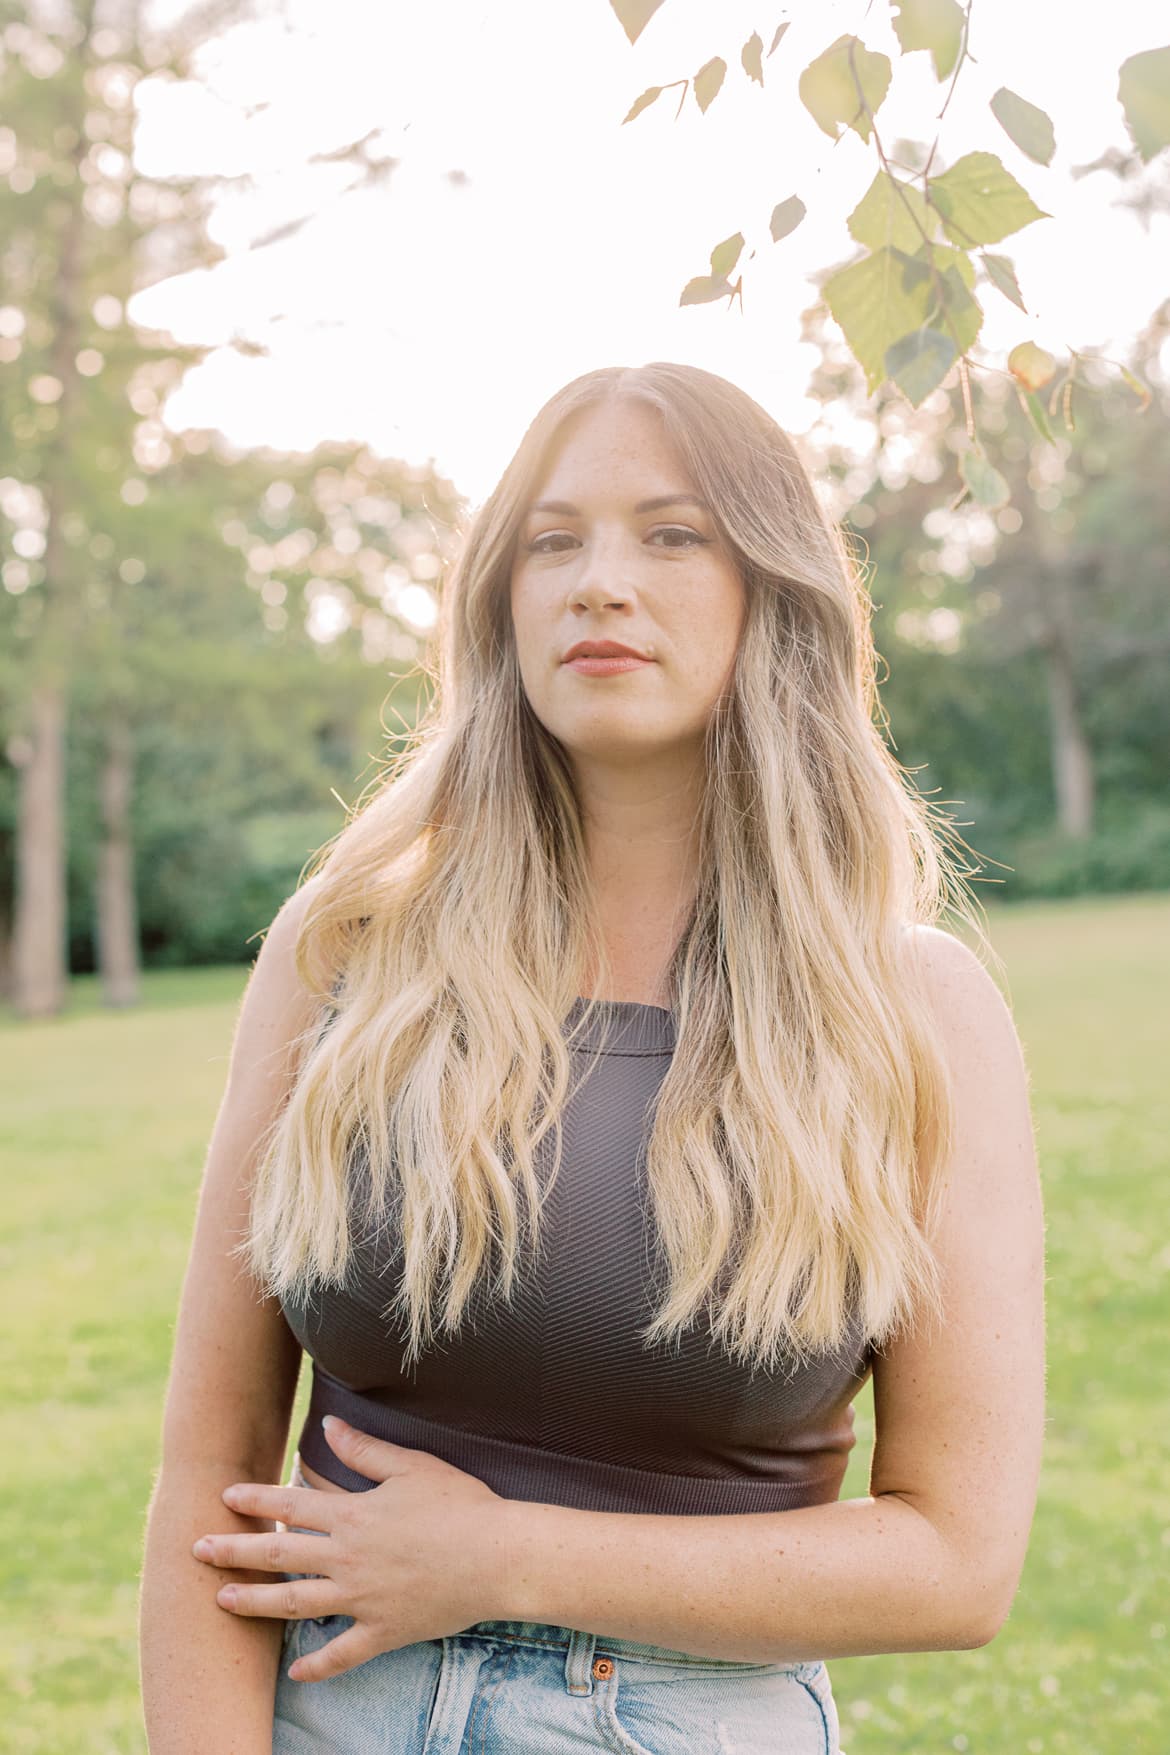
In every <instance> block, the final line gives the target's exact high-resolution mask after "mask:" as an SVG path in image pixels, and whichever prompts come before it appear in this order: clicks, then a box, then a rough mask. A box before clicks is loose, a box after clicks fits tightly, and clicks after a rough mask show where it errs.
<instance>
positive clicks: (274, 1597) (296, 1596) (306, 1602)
mask: <svg viewBox="0 0 1170 1755" xmlns="http://www.w3.org/2000/svg"><path fill="white" fill-rule="evenodd" d="M215 1600H216V1602H217V1603H218V1604H219V1606H220V1608H221V1609H229V1610H230V1611H231V1613H232V1614H233V1615H249V1616H255V1615H266V1616H268V1617H270V1618H271V1619H273V1620H276V1621H307V1620H308V1619H309V1617H310V1616H313V1615H344V1614H346V1613H347V1612H348V1611H347V1610H346V1608H345V1606H344V1604H342V1603H341V1602H340V1601H339V1600H338V1591H337V1586H336V1585H335V1584H333V1583H331V1582H330V1580H329V1579H327V1578H289V1579H285V1580H284V1581H283V1582H282V1583H280V1584H225V1585H224V1586H223V1588H222V1590H219V1591H217V1592H216V1597H215Z"/></svg>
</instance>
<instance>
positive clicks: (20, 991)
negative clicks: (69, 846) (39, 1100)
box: [12, 676, 68, 1018]
mask: <svg viewBox="0 0 1170 1755" xmlns="http://www.w3.org/2000/svg"><path fill="white" fill-rule="evenodd" d="M27 712H28V728H29V743H30V745H31V747H30V749H29V751H28V755H27V758H26V759H25V760H24V761H22V762H21V764H20V767H19V780H18V783H17V805H16V907H15V910H14V920H13V933H12V972H13V993H12V998H13V1003H14V1005H15V1008H16V1010H17V1012H18V1013H19V1014H20V1015H21V1016H22V1017H26V1018H41V1017H48V1016H51V1015H53V1014H55V1013H57V1012H59V1011H61V1009H62V1007H63V1005H64V1001H65V991H66V986H67V980H68V970H67V965H66V936H65V935H66V918H65V720H66V696H65V685H64V681H63V679H53V678H51V677H48V676H46V677H45V678H43V679H42V680H41V681H40V682H39V683H38V684H37V685H36V686H35V687H34V688H33V690H32V691H31V694H30V696H29V702H28V708H27Z"/></svg>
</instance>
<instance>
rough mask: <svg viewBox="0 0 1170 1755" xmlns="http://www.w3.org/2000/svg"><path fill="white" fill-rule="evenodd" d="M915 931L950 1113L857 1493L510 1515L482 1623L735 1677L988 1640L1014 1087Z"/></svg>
mask: <svg viewBox="0 0 1170 1755" xmlns="http://www.w3.org/2000/svg"><path fill="white" fill-rule="evenodd" d="M919 934H920V938H919V943H920V945H921V948H922V953H923V956H922V961H923V967H924V972H925V973H926V975H927V977H928V983H929V991H930V996H931V1001H932V1007H933V1009H934V1011H935V1013H936V1016H937V1020H938V1029H939V1034H940V1038H941V1042H942V1045H943V1047H944V1051H945V1054H946V1058H947V1061H948V1063H949V1066H950V1068H951V1073H952V1081H953V1089H954V1101H955V1142H956V1143H955V1150H954V1152H953V1155H952V1157H951V1160H950V1162H949V1163H948V1164H946V1165H943V1166H941V1169H940V1173H941V1174H942V1175H943V1176H944V1178H945V1184H946V1186H945V1193H944V1196H943V1208H942V1217H941V1220H940V1224H939V1229H938V1233H937V1241H936V1245H935V1247H936V1252H937V1254H938V1257H939V1261H940V1267H941V1269H942V1273H943V1296H944V1303H945V1311H946V1321H945V1324H944V1325H943V1326H942V1327H941V1328H940V1327H939V1326H938V1325H937V1324H935V1325H933V1327H932V1328H931V1329H930V1330H928V1331H927V1332H926V1333H925V1334H923V1335H920V1336H919V1337H918V1338H915V1339H909V1340H901V1341H899V1342H897V1344H894V1345H890V1346H888V1347H887V1348H886V1349H885V1350H884V1352H883V1353H882V1354H881V1355H879V1356H878V1357H877V1359H876V1361H875V1366H874V1425H875V1442H874V1452H873V1461H872V1467H871V1471H870V1481H869V1487H870V1496H869V1497H868V1498H865V1499H849V1500H842V1501H838V1502H837V1503H836V1504H833V1505H821V1506H809V1507H804V1508H801V1509H799V1510H796V1511H784V1512H777V1513H766V1514H761V1513H753V1514H751V1515H749V1516H726V1517H656V1516H639V1515H630V1514H611V1513H599V1512H591V1511H576V1510H571V1509H564V1508H561V1507H559V1506H551V1505H526V1504H522V1503H519V1502H516V1501H512V1502H510V1504H509V1506H508V1513H507V1514H508V1517H509V1518H510V1521H511V1532H510V1536H509V1539H508V1541H507V1543H506V1544H505V1547H506V1551H507V1552H508V1553H509V1554H510V1556H511V1559H510V1565H509V1594H508V1598H507V1601H506V1602H505V1603H504V1604H503V1605H502V1606H501V1607H500V1608H498V1609H497V1610H495V1611H493V1612H494V1613H496V1614H499V1615H502V1616H504V1617H506V1618H514V1619H520V1620H527V1621H551V1622H558V1623H563V1624H565V1625H567V1626H570V1627H577V1628H580V1629H581V1630H582V1631H584V1632H589V1633H598V1634H610V1635H612V1636H613V1637H615V1638H624V1639H633V1640H641V1641H645V1642H649V1643H653V1644H657V1645H666V1646H670V1647H672V1648H675V1649H677V1650H682V1651H689V1652H694V1653H696V1654H698V1655H708V1656H712V1657H722V1658H737V1659H740V1660H743V1661H755V1662H769V1661H775V1662H799V1661H805V1660H809V1659H812V1660H815V1659H818V1658H832V1657H852V1656H860V1655H866V1654H872V1653H878V1652H900V1651H929V1650H955V1649H965V1648H969V1647H972V1646H978V1645H986V1644H987V1643H988V1642H989V1641H990V1640H991V1639H993V1638H994V1637H995V1635H996V1634H997V1633H998V1632H999V1630H1000V1628H1001V1627H1002V1626H1003V1623H1004V1621H1005V1619H1006V1618H1007V1614H1008V1611H1009V1609H1010V1607H1011V1604H1012V1601H1013V1599H1014V1597H1015V1593H1016V1589H1017V1586H1018V1584H1019V1579H1020V1573H1021V1571H1022V1568H1023V1564H1024V1557H1025V1553H1026V1551H1027V1544H1028V1537H1029V1532H1030V1529H1031V1524H1032V1517H1033V1513H1034V1511H1035V1505H1036V1494H1037V1488H1038V1483H1039V1475H1040V1462H1041V1452H1042V1448H1043V1440H1044V1419H1045V1408H1044V1402H1045V1363H1044V1216H1043V1208H1042V1202H1041V1190H1040V1177H1039V1169H1038V1164H1037V1158H1036V1150H1035V1142H1034V1136H1033V1122H1032V1116H1031V1112H1030V1107H1029V1100H1028V1074H1027V1069H1026V1066H1025V1062H1024V1057H1023V1053H1022V1050H1021V1046H1020V1042H1019V1038H1018V1036H1017V1033H1016V1029H1015V1024H1014V1022H1013V1019H1012V1015H1011V1012H1010V1010H1009V1008H1008V1006H1007V1004H1006V1002H1005V1000H1004V998H1003V996H1002V995H1001V993H1000V991H999V989H998V987H997V986H996V985H995V983H994V981H993V980H992V979H991V977H990V975H989V974H988V973H987V971H986V970H985V969H984V967H983V965H982V964H981V963H980V962H979V960H978V959H977V958H976V957H975V956H974V954H973V953H972V952H971V951H970V950H968V949H967V947H966V946H965V945H964V944H962V943H961V941H959V940H958V939H955V938H953V937H951V936H950V935H949V934H947V933H944V932H940V931H936V930H934V929H933V928H920V929H919Z"/></svg>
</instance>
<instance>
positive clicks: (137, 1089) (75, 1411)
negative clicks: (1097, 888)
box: [0, 895, 1170, 1755]
mask: <svg viewBox="0 0 1170 1755" xmlns="http://www.w3.org/2000/svg"><path fill="white" fill-rule="evenodd" d="M990 926H991V936H992V939H993V942H994V944H995V946H996V948H997V949H998V950H999V951H1000V952H1001V954H1002V955H1003V957H1004V959H1005V962H1006V965H1007V971H1008V978H1009V984H1010V996H1011V1000H1012V1003H1013V1007H1014V1011H1015V1016H1016V1020H1017V1024H1018V1026H1019V1029H1020V1034H1021V1037H1022V1039H1023V1041H1024V1045H1025V1052H1026V1056H1027V1060H1028V1065H1029V1068H1030V1071H1031V1079H1032V1101H1033V1112H1034V1115H1035V1119H1036V1123H1037V1137H1038V1142H1039V1147H1040V1156H1041V1167H1042V1173H1043V1180H1044V1194H1045V1209H1046V1217H1047V1234H1048V1337H1049V1369H1048V1384H1049V1392H1048V1436H1047V1445H1046V1456H1045V1464H1044V1472H1043V1476H1042V1480H1041V1490H1040V1503H1039V1507H1038V1510H1037V1514H1036V1521H1035V1525H1034V1528H1033V1534H1032V1540H1031V1545H1030V1549H1029V1554H1028V1560H1027V1563H1026V1566H1025V1569H1024V1574H1023V1578H1022V1581H1021V1584H1020V1589H1019V1592H1018V1595H1017V1597H1016V1601H1015V1605H1014V1607H1013V1609H1012V1613H1011V1615H1010V1617H1009V1619H1008V1622H1007V1624H1006V1626H1005V1627H1004V1628H1003V1630H1002V1631H1001V1633H1000V1634H999V1636H998V1637H997V1638H996V1639H995V1640H994V1641H993V1642H992V1643H991V1645H989V1646H986V1647H982V1648H980V1649H978V1650H975V1651H960V1652H937V1653H909V1654H894V1655H884V1656H879V1657H863V1658H837V1659H833V1660H832V1662H831V1665H830V1668H831V1671H832V1676H833V1684H834V1689H835V1692H836V1695H837V1699H838V1703H839V1707H840V1714H841V1725H842V1748H843V1750H844V1752H845V1755H894V1752H895V1751H896V1752H898V1755H903V1752H909V1751H921V1752H923V1755H942V1752H944V1751H951V1750H957V1751H961V1752H964V1755H1159V1752H1161V1751H1164V1750H1165V1749H1166V1747H1167V1730H1166V1726H1167V1723H1168V1722H1170V1664H1168V1663H1167V1657H1168V1653H1170V1629H1168V1628H1167V1624H1166V1623H1167V1620H1170V1605H1168V1602H1167V1593H1166V1589H1165V1579H1166V1576H1167V1572H1168V1570H1170V1516H1168V1514H1167V1509H1166V1506H1167V1500H1166V1493H1165V1453H1164V1449H1163V1448H1162V1443H1163V1441H1164V1435H1165V1418H1166V1409H1167V1406H1170V1397H1168V1394H1167V1390H1168V1388H1170V1365H1168V1362H1167V1352H1166V1348H1165V1345H1164V1340H1165V1311H1166V1289H1167V1284H1168V1279H1170V1231H1168V1227H1167V1223H1166V1219H1165V1197H1166V1180H1165V1173H1166V1141H1167V1139H1168V1138H1170V1103H1168V1097H1167V1083H1168V1081H1167V1076H1166V1066H1167V1054H1166V1044H1167V1034H1168V1032H1167V1004H1166V997H1165V996H1166V994H1167V991H1168V990H1170V897H1167V896H1162V895H1151V896H1137V897H1128V898H1110V899H1105V900H1097V899H1089V900H1077V901H1070V902H1061V903H1047V904H1028V905H1026V906H1019V907H1016V908H1013V909H1011V910H1010V911H1007V910H1002V909H1001V910H995V911H992V912H990ZM245 976H246V971H245V970H244V969H243V968H227V969H200V970H191V971H175V970H165V971H158V972H157V973H155V972H152V973H148V974H147V976H146V977H145V979H144V981H143V1000H142V1004H141V1006H140V1007H138V1008H137V1009H134V1010H130V1011H125V1012H121V1013H107V1012H106V1011H104V1010H103V1009H102V1007H101V1005H100V998H99V995H98V993H97V989H96V984H95V982H94V981H93V980H92V979H81V980H78V981H75V982H74V984H73V988H72V992H71V997H70V1010H69V1013H68V1015H67V1016H66V1017H63V1018H61V1019H57V1020H52V1021H49V1022H42V1023H36V1024H25V1023H18V1022H17V1021H16V1020H15V1019H13V1018H12V1016H11V1014H8V1015H7V1016H5V1017H4V1018H3V1019H0V1142H2V1144H3V1148H4V1157H5V1162H6V1164H7V1165H8V1175H7V1178H6V1189H7V1197H6V1200H5V1202H4V1212H3V1220H2V1230H0V1267H2V1269H3V1274H2V1280H0V1284H2V1285H3V1288H4V1293H3V1297H4V1327H5V1333H6V1335H7V1337H8V1356H7V1366H6V1391H7V1393H6V1409H5V1412H6V1440H5V1443H4V1444H3V1446H2V1447H0V1594H2V1597H3V1601H4V1603H5V1605H6V1608H7V1610H8V1628H9V1633H8V1637H7V1638H6V1639H5V1641H4V1642H3V1647H2V1649H0V1691H2V1692H3V1694H4V1696H5V1698H6V1701H7V1703H8V1704H7V1705H6V1707H5V1709H4V1713H3V1717H2V1718H0V1749H3V1750H5V1751H13V1752H15V1751H22V1752H23V1751H29V1752H35V1755H61V1752H62V1751H69V1752H73V1751H77V1752H78V1755H82V1752H84V1755H113V1752H115V1751H117V1752H119V1755H123V1752H125V1755H129V1752H135V1755H144V1751H145V1748H146V1742H145V1736H144V1733H143V1728H142V1715H141V1709H140V1705H139V1699H138V1687H137V1633H136V1617H137V1581H138V1572H139V1566H140V1562H141V1548H142V1536H143V1528H144V1520H145V1512H146V1506H147V1502H148V1500H149V1497H150V1492H151V1489H152V1484H153V1480H154V1471H155V1468H156V1465H157V1459H158V1445H159V1428H160V1419H161V1412H162V1400H163V1393H164V1390H165V1386H166V1379H167V1372H168V1367H169V1361H170V1348H171V1341H172V1334H173V1323H174V1318H175V1312H176V1308H177V1302H178V1296H179V1289H180V1285H181V1280H182V1275H183V1271H184V1268H185V1264H186V1258H187V1250H188V1246H189V1242H190V1235H191V1226H192V1221H193V1218H194V1210H195V1201H196V1196H197V1192H198V1185H199V1178H200V1173H201V1169H202V1163H203V1157H204V1153H205V1151H206V1148H207V1142H208V1139H209V1136H210V1132H211V1127H212V1123H213V1121H214V1118H215V1113H216V1109H217V1106H218V1103H219V1100H220V1097H221V1094H222V1091H223V1085H224V1079H225V1075H226V1071H227V1060H228V1052H229V1049H230V1044H231V1035H232V1030H233V1027H234V1022H235V1017H236V1012H237V1007H238V1002H239V997H240V994H241V991H242V988H243V984H244V980H245ZM307 1377H308V1372H307V1370H306V1371H304V1372H303V1373H302V1380H301V1384H300V1389H299V1392H298V1396H297V1403H296V1409H295V1413H294V1421H293V1426H292V1431H291V1433H290V1442H289V1459H291V1452H292V1447H293V1444H294V1443H295V1438H296V1434H297V1433H298V1432H299V1429H300V1424H301V1420H302V1419H303V1416H304V1412H305V1408H306V1405H307V1400H308V1383H307ZM856 1412H857V1425H856V1431H857V1439H858V1442H857V1445H856V1448H855V1450H854V1452H853V1454H852V1457H851V1459H850V1465H849V1471H848V1474H847V1476H846V1479H845V1483H844V1486H843V1488H842V1497H843V1498H853V1497H858V1496H860V1495H863V1494H864V1493H865V1492H866V1487H867V1472H868V1462H869V1453H870V1446H871V1443H872V1434H873V1419H872V1397H871V1394H870V1390H869V1387H868V1386H867V1388H866V1390H865V1392H864V1393H863V1394H862V1395H861V1396H860V1397H859V1399H858V1402H857V1404H856Z"/></svg>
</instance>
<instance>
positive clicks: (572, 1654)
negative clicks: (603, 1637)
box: [565, 1628, 597, 1694]
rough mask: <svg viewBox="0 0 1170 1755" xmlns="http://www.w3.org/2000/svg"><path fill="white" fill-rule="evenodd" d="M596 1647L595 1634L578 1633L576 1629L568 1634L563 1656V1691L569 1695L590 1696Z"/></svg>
mask: <svg viewBox="0 0 1170 1755" xmlns="http://www.w3.org/2000/svg"><path fill="white" fill-rule="evenodd" d="M596 1645H597V1635H596V1633H579V1632H578V1631H577V1629H576V1628H574V1629H573V1631H572V1632H571V1633H570V1635H569V1649H568V1652H567V1653H566V1656H565V1689H566V1691H567V1692H568V1693H569V1694H592V1692H593V1653H594V1650H595V1648H596Z"/></svg>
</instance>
